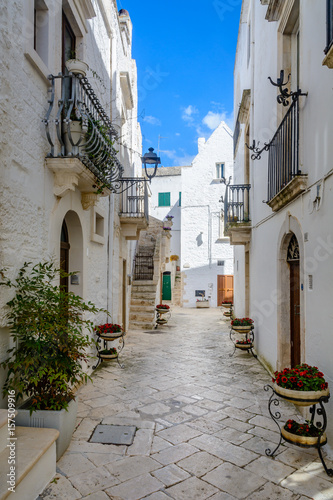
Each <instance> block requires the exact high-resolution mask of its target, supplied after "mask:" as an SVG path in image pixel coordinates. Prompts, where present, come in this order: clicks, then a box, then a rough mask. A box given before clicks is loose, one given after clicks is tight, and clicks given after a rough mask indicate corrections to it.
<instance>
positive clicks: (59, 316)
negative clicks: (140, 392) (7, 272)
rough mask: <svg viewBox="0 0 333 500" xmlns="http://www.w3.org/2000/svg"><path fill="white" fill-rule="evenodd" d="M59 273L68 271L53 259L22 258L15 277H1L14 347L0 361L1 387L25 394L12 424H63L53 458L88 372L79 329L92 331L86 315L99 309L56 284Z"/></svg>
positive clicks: (68, 430)
mask: <svg viewBox="0 0 333 500" xmlns="http://www.w3.org/2000/svg"><path fill="white" fill-rule="evenodd" d="M2 275H3V273H2ZM64 276H69V275H68V274H67V273H65V272H64V271H62V270H61V269H57V268H56V266H55V265H54V264H53V263H52V262H43V263H38V264H36V265H34V266H31V264H30V263H25V264H24V265H23V266H22V268H21V269H20V271H19V273H18V276H17V278H16V279H15V280H10V279H8V278H5V277H4V275H3V280H2V282H1V283H0V284H1V285H2V286H5V287H8V288H10V289H14V292H15V295H14V297H13V298H12V299H11V300H10V301H9V302H7V306H8V308H9V311H8V313H7V319H8V326H9V328H10V330H11V337H12V340H13V347H12V348H10V349H8V351H7V352H8V355H9V356H8V358H7V359H6V360H5V361H3V362H2V363H0V366H2V367H3V368H4V369H6V370H7V378H6V381H5V384H4V386H3V391H2V392H3V395H4V396H6V395H8V394H9V393H12V391H14V392H15V397H16V401H18V402H19V401H22V400H23V399H27V398H28V399H27V401H26V402H25V404H24V405H23V406H24V408H25V409H23V410H19V411H18V415H17V417H16V424H17V425H24V426H29V425H31V426H37V427H51V428H58V427H57V425H60V423H63V424H64V425H65V429H64V430H63V432H62V430H61V429H58V430H60V436H59V438H58V440H57V459H58V458H59V457H60V456H61V455H62V453H63V452H64V451H65V449H66V448H67V446H68V444H69V442H70V439H71V435H72V432H73V430H74V426H75V418H76V407H77V404H76V401H75V393H74V391H75V388H76V387H77V386H78V385H79V384H81V383H83V382H86V381H87V379H88V378H89V377H88V375H87V374H86V373H85V371H84V370H83V368H82V363H83V362H85V361H87V360H88V358H89V355H88V353H87V351H88V349H89V347H90V346H92V345H93V341H92V340H91V338H90V337H89V335H88V333H83V331H84V330H86V331H91V332H92V331H93V328H94V325H93V323H92V321H91V320H89V319H85V315H86V314H88V313H97V312H100V311H101V310H100V309H98V308H96V306H95V305H94V304H92V303H90V302H85V301H84V300H83V299H82V298H81V297H79V296H78V295H75V294H74V293H72V292H67V291H66V290H65V288H64V287H62V286H60V284H59V283H60V277H64ZM40 412H41V413H40ZM48 419H49V420H50V422H48ZM57 421H59V423H58V424H57V423H56V422H57ZM38 423H39V425H38ZM62 434H63V436H64V437H65V440H64V442H63V440H62V437H63V436H62Z"/></svg>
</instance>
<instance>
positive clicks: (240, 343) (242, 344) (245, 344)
mask: <svg viewBox="0 0 333 500" xmlns="http://www.w3.org/2000/svg"><path fill="white" fill-rule="evenodd" d="M235 347H237V349H243V350H247V349H252V347H253V343H252V342H251V340H249V339H246V340H236V343H235Z"/></svg>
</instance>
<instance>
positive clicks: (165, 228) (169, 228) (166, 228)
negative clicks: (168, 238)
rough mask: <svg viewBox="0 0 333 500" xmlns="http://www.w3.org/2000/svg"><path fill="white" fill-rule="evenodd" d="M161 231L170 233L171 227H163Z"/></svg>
mask: <svg viewBox="0 0 333 500" xmlns="http://www.w3.org/2000/svg"><path fill="white" fill-rule="evenodd" d="M163 229H164V231H171V227H168V226H166V227H164V226H163Z"/></svg>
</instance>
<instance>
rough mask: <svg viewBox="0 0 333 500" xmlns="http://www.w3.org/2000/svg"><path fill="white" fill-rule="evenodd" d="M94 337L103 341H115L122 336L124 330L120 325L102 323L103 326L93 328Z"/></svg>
mask: <svg viewBox="0 0 333 500" xmlns="http://www.w3.org/2000/svg"><path fill="white" fill-rule="evenodd" d="M94 330H95V333H96V335H98V336H99V337H100V338H101V339H103V340H110V339H116V338H118V337H122V335H124V330H123V329H122V327H121V326H120V325H117V324H115V323H104V324H103V325H98V326H95V328H94Z"/></svg>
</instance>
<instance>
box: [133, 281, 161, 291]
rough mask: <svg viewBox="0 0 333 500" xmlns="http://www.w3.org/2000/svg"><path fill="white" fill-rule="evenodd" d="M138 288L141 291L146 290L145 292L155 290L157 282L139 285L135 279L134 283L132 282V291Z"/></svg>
mask: <svg viewBox="0 0 333 500" xmlns="http://www.w3.org/2000/svg"><path fill="white" fill-rule="evenodd" d="M137 290H140V291H144V292H151V293H152V292H155V291H156V284H155V283H154V284H151V285H150V284H148V285H147V284H146V285H138V284H137V283H135V281H133V284H132V291H133V292H135V291H137Z"/></svg>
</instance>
